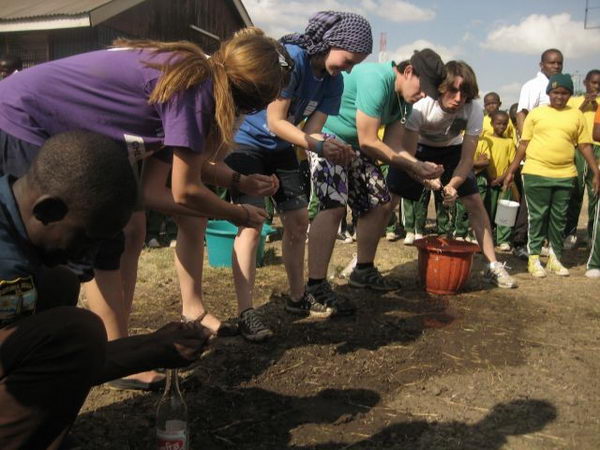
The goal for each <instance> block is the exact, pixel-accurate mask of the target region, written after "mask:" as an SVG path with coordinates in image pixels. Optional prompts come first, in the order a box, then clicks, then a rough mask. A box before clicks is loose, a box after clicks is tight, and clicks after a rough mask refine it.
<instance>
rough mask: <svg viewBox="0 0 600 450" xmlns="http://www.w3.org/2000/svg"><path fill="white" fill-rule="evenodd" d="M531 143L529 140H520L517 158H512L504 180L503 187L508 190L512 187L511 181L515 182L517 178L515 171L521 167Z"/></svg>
mask: <svg viewBox="0 0 600 450" xmlns="http://www.w3.org/2000/svg"><path fill="white" fill-rule="evenodd" d="M528 145H529V141H523V140H522V141H520V142H519V147H518V148H517V152H516V153H515V159H513V160H512V162H511V163H510V165H509V166H508V169H506V172H505V174H504V181H503V182H502V189H503V190H507V189H508V188H509V187H510V183H512V182H513V180H514V178H515V172H516V171H517V169H518V168H519V165H520V164H521V161H523V159H525V153H526V152H527V146H528Z"/></svg>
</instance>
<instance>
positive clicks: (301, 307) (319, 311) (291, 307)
mask: <svg viewBox="0 0 600 450" xmlns="http://www.w3.org/2000/svg"><path fill="white" fill-rule="evenodd" d="M285 310H286V311H287V312H289V313H292V314H297V315H300V316H306V317H308V316H311V317H320V318H327V317H330V316H331V315H332V314H333V313H334V312H335V309H334V308H333V307H331V306H328V305H325V304H323V303H320V302H319V301H318V300H317V299H316V298H315V297H314V296H313V295H312V294H311V293H309V292H307V291H304V295H302V298H301V299H300V300H299V301H297V302H295V301H293V300H292V299H291V297H288V298H287V299H286V301H285Z"/></svg>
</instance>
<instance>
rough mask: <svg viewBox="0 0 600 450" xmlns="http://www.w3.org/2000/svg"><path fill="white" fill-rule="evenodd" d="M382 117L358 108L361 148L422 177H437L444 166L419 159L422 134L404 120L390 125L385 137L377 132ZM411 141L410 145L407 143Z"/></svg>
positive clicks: (372, 155)
mask: <svg viewBox="0 0 600 450" xmlns="http://www.w3.org/2000/svg"><path fill="white" fill-rule="evenodd" d="M380 125H381V121H380V120H379V119H378V118H375V117H371V116H368V115H367V114H365V113H363V112H362V111H360V110H358V111H356V128H357V131H358V142H359V145H360V150H361V151H362V152H363V153H365V154H366V155H367V156H369V157H370V158H372V159H374V160H379V161H382V162H384V163H386V164H389V165H391V166H393V167H398V168H400V169H403V170H405V171H407V172H410V173H414V174H416V175H417V176H419V177H422V178H436V177H439V176H440V175H441V172H442V169H441V168H440V167H439V166H438V165H437V164H433V163H427V162H422V161H419V160H418V159H417V158H415V156H414V155H415V153H416V151H417V141H418V138H419V135H418V134H417V133H415V132H411V131H409V130H406V129H405V128H404V127H403V126H402V124H401V123H400V121H396V122H394V123H392V124H390V125H388V126H387V127H386V130H385V136H384V139H383V141H382V140H381V139H379V136H378V134H377V132H378V131H379V126H380ZM407 145H408V146H407Z"/></svg>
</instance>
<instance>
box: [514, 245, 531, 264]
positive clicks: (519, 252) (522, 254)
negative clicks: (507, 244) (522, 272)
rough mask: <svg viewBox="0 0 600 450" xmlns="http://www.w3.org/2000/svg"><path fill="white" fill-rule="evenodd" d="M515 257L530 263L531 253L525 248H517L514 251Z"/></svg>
mask: <svg viewBox="0 0 600 450" xmlns="http://www.w3.org/2000/svg"><path fill="white" fill-rule="evenodd" d="M512 253H513V255H514V256H516V257H517V258H519V259H521V260H523V261H529V253H528V252H527V249H526V248H525V247H515V248H513V251H512Z"/></svg>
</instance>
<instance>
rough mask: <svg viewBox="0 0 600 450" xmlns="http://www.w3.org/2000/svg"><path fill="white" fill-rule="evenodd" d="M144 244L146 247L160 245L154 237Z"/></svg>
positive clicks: (157, 246) (158, 246)
mask: <svg viewBox="0 0 600 450" xmlns="http://www.w3.org/2000/svg"><path fill="white" fill-rule="evenodd" d="M146 246H147V247H148V248H160V247H161V245H160V242H158V239H156V238H152V239H150V240H149V241H148V243H147V244H146Z"/></svg>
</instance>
